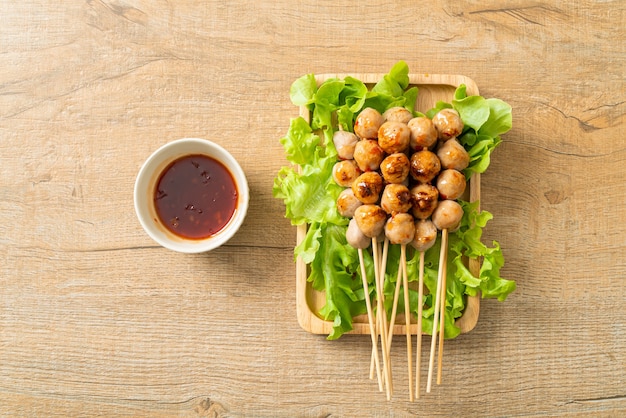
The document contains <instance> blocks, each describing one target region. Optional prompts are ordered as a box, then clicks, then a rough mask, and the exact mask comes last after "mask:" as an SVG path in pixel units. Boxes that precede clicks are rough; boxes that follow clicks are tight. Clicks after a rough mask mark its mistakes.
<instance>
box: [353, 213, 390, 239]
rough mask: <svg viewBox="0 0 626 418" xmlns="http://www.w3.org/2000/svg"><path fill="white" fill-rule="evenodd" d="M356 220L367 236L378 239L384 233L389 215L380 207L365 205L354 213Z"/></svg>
mask: <svg viewBox="0 0 626 418" xmlns="http://www.w3.org/2000/svg"><path fill="white" fill-rule="evenodd" d="M354 219H355V221H356V223H357V225H358V226H359V229H360V230H361V232H363V234H365V236H367V237H370V238H376V237H378V236H379V235H380V234H381V233H382V232H383V229H384V227H385V221H386V220H387V213H385V211H384V210H383V209H382V208H381V207H380V206H378V205H363V206H359V207H358V208H357V210H356V211H355V212H354Z"/></svg>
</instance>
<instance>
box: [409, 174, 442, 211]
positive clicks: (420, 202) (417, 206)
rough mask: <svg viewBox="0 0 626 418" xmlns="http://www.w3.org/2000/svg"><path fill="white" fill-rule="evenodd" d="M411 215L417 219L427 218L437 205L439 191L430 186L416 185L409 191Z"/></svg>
mask: <svg viewBox="0 0 626 418" xmlns="http://www.w3.org/2000/svg"><path fill="white" fill-rule="evenodd" d="M411 203H412V204H413V207H412V209H411V213H413V216H415V217H416V218H417V219H426V218H428V217H429V216H430V215H431V214H432V213H433V211H434V210H435V208H436V207H437V204H438V203H439V191H438V190H437V188H436V187H435V186H433V185H432V184H425V183H423V184H418V185H417V186H415V187H413V188H412V189H411Z"/></svg>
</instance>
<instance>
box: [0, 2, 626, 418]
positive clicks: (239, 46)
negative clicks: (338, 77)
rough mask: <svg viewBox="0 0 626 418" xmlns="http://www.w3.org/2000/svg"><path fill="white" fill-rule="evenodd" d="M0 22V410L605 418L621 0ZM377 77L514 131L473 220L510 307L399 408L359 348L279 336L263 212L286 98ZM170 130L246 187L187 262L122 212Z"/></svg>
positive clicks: (614, 365) (622, 396) (173, 7)
mask: <svg viewBox="0 0 626 418" xmlns="http://www.w3.org/2000/svg"><path fill="white" fill-rule="evenodd" d="M0 11H1V13H0V23H1V24H0V217H1V218H2V222H0V260H1V262H0V415H2V416H50V417H54V416H98V415H100V416H302V417H318V416H320V417H321V416H364V415H365V416H415V415H420V416H453V415H458V416H550V417H553V416H580V417H583V416H584V417H586V416H606V417H618V416H624V415H626V372H625V370H626V326H625V324H626V307H625V305H624V300H625V298H626V290H625V289H626V287H625V286H624V271H625V270H626V261H625V260H626V258H625V255H626V253H625V248H626V222H625V221H626V209H625V208H624V202H625V201H626V192H625V191H624V190H625V189H624V186H623V185H624V184H625V183H626V170H625V169H624V165H625V163H626V135H625V134H626V132H625V128H624V127H625V122H626V100H625V99H624V98H625V97H626V86H625V79H626V72H625V70H624V69H625V68H626V31H625V29H624V22H625V21H626V4H625V3H624V2H623V1H619V0H614V1H611V0H607V1H592V0H583V1H573V0H566V1H559V2H556V1H549V2H535V1H529V0H514V1H510V2H507V3H506V6H503V5H502V2H500V1H496V0H487V1H480V2H479V1H467V2H456V1H441V2H437V3H436V4H429V5H425V4H423V3H416V2H409V1H396V2H392V1H378V2H375V3H374V4H372V3H368V4H365V3H359V2H354V1H350V2H349V1H343V0H336V1H332V2H330V1H322V2H314V1H306V2H295V3H294V2H288V1H284V0H278V1H271V2H270V1H257V2H243V1H232V2H227V3H224V2H217V1H206V2H191V1H187V0H181V1H176V2H173V1H172V2H170V1H166V0H157V1H145V0H127V1H119V0H101V1H99V0H87V1H83V2H73V3H71V4H64V5H63V6H62V7H60V6H59V4H58V2H51V1H39V2H35V1H32V0H26V1H15V0H9V1H5V2H4V3H3V4H2V6H0ZM399 59H404V60H405V61H407V63H408V64H409V66H410V68H411V71H412V72H415V73H430V74H463V75H466V76H468V77H470V78H471V79H473V80H474V81H475V82H476V84H477V85H478V86H479V88H480V92H481V94H482V95H483V96H485V97H498V98H501V99H503V100H505V101H507V102H508V103H510V104H511V105H512V107H513V114H514V127H513V129H512V130H511V131H510V132H509V133H508V134H506V136H505V137H504V143H503V144H502V145H501V147H500V148H499V149H498V150H497V151H496V152H495V153H494V155H493V158H492V165H491V167H490V168H489V170H488V172H487V173H485V174H484V175H483V176H482V178H481V205H482V207H483V208H484V209H486V210H489V211H490V212H492V213H493V214H494V219H493V220H492V221H491V223H490V224H489V226H488V227H487V230H486V234H485V237H484V238H485V240H487V242H488V241H490V240H492V239H497V240H498V241H499V242H500V244H501V245H502V247H503V249H504V254H505V257H506V261H507V263H506V265H505V267H504V269H503V275H504V276H506V277H508V278H511V279H514V280H516V281H517V283H518V290H517V291H516V292H515V293H513V294H512V295H511V296H510V297H509V299H508V300H507V301H506V302H505V303H499V302H497V301H492V300H483V301H481V306H480V308H481V309H480V317H479V321H478V324H477V325H476V328H475V329H474V330H472V331H471V332H470V333H468V334H463V335H462V336H460V337H459V338H457V339H455V340H453V341H450V342H447V343H446V346H445V350H446V354H445V357H444V371H445V372H444V376H443V384H442V385H441V386H436V387H435V388H434V391H433V393H431V394H429V395H428V396H425V395H423V396H422V398H421V399H420V400H419V401H417V402H415V403H409V402H408V401H407V400H408V394H407V393H406V392H403V391H405V390H406V389H405V388H404V385H397V386H398V387H397V389H396V394H395V396H394V398H393V399H392V401H391V402H387V401H385V397H384V395H383V394H381V393H379V392H378V388H377V385H376V383H375V382H372V381H370V380H369V379H368V378H367V375H368V368H369V366H368V365H369V359H370V346H369V344H368V340H367V337H365V336H346V337H345V338H342V339H341V340H339V341H334V342H329V341H326V340H325V339H324V337H323V336H319V335H312V334H309V333H306V332H304V331H303V330H302V329H301V328H300V326H299V325H298V322H297V318H296V304H295V280H294V277H295V270H296V268H295V263H294V261H293V243H294V242H295V239H296V231H295V228H293V227H291V225H290V224H289V221H287V220H286V219H284V217H283V214H284V207H283V205H282V203H281V202H280V201H278V200H276V199H274V198H273V197H272V194H271V186H272V181H273V177H274V176H275V174H276V172H277V171H278V170H279V168H280V167H281V166H282V165H284V164H286V160H285V159H284V156H283V154H282V149H281V146H280V144H279V142H278V139H279V138H280V137H281V136H282V135H284V133H285V132H286V130H287V127H288V124H289V119H290V118H291V117H295V116H297V113H298V109H297V108H296V107H295V106H293V105H292V104H291V103H290V102H289V96H288V92H289V86H290V84H291V82H292V81H293V80H294V79H295V78H297V77H299V76H300V75H303V74H305V73H316V74H323V73H380V72H385V71H386V70H388V69H389V68H390V67H391V65H393V63H395V62H396V61H397V60H399ZM186 136H194V137H206V138H209V139H212V140H214V141H216V142H218V143H220V144H221V145H223V146H225V147H226V148H227V149H228V150H229V151H230V152H231V153H232V154H233V155H234V156H235V157H236V158H237V159H238V160H239V161H240V163H241V165H242V167H243V169H244V170H245V172H246V174H247V176H248V179H249V183H250V189H251V204H250V209H249V215H248V218H247V220H246V222H245V224H244V225H243V227H242V229H241V230H240V232H239V233H238V234H237V235H236V236H235V237H234V238H233V239H232V240H231V241H230V242H229V243H228V245H226V246H225V247H223V248H221V249H219V250H217V251H214V252H211V253H209V254H204V255H182V254H175V253H172V252H170V251H167V250H164V249H162V248H160V247H158V246H157V245H156V244H155V243H153V242H152V241H151V240H150V239H149V238H148V236H147V235H146V234H145V233H144V232H143V230H142V229H141V227H140V225H139V223H138V221H137V220H136V218H135V215H134V210H133V202H132V190H133V184H134V179H135V175H136V174H137V171H138V169H139V166H140V165H141V163H142V162H143V161H144V160H145V158H147V156H148V155H149V154H150V153H151V152H152V151H153V150H154V149H156V148H157V147H158V146H160V145H162V144H163V143H166V142H168V141H171V140H174V139H177V138H181V137H186ZM424 343H425V344H428V343H429V339H428V338H425V341H424ZM404 356H405V347H404V346H403V345H402V344H399V345H397V346H394V348H393V350H392V363H393V364H395V365H397V369H394V376H395V378H396V379H398V382H402V381H406V376H404V375H403V373H406V371H405V370H403V369H404V367H403V364H404V363H403V360H404ZM424 366H426V365H425V364H424ZM423 372H425V369H424V370H423Z"/></svg>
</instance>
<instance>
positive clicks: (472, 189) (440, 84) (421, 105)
mask: <svg viewBox="0 0 626 418" xmlns="http://www.w3.org/2000/svg"><path fill="white" fill-rule="evenodd" d="M346 76H352V77H355V78H357V79H359V80H361V81H363V82H364V83H365V84H366V85H368V87H369V88H371V87H373V86H374V84H375V83H377V82H378V81H379V80H380V79H381V78H382V77H383V76H384V75H383V74H370V73H368V74H322V75H317V76H316V77H315V78H316V80H317V83H318V85H320V84H321V83H323V82H324V81H325V80H327V79H329V78H333V77H335V78H339V79H343V78H345V77H346ZM409 82H410V85H409V87H413V86H416V87H418V88H419V94H418V97H417V103H416V106H415V109H416V110H418V111H421V112H423V113H425V112H426V111H427V110H428V109H431V108H432V107H434V106H435V104H436V103H437V101H445V102H448V103H450V102H451V101H452V99H453V97H454V92H455V90H456V88H457V87H458V86H460V85H461V84H465V86H466V89H467V90H466V91H467V95H468V96H470V95H478V94H479V92H478V87H477V86H476V83H475V82H474V81H473V80H471V79H470V78H467V77H465V76H461V75H445V74H409ZM300 116H302V117H303V118H304V119H306V120H307V121H309V118H310V115H309V111H308V109H307V108H306V107H304V106H302V107H300ZM463 198H464V200H468V199H469V201H471V202H473V201H476V200H479V199H480V175H479V174H474V175H472V177H471V178H470V180H469V187H468V191H466V195H465V196H464V197H463ZM305 236H306V225H300V226H298V229H297V244H300V243H301V242H302V240H303V239H304V237H305ZM468 268H469V269H470V271H471V272H472V274H474V275H476V276H477V275H478V273H479V270H480V262H479V261H478V260H475V259H470V260H468ZM308 275H309V272H308V267H307V265H306V264H305V263H304V262H303V261H302V259H300V257H298V258H297V260H296V305H297V315H298V322H299V324H300V326H301V327H302V328H303V329H304V330H305V331H308V332H311V333H313V334H329V333H330V332H331V331H332V325H333V323H332V321H326V320H324V319H323V318H322V317H321V316H319V314H318V312H319V311H320V309H321V308H322V307H323V306H324V304H325V303H326V297H325V294H324V292H319V291H316V290H315V289H313V287H312V286H311V283H309V282H308V281H307V277H308ZM479 309H480V298H479V296H468V297H467V303H466V307H465V311H464V312H463V315H462V316H461V317H460V318H458V319H457V321H456V325H457V326H458V327H460V328H461V333H466V332H469V331H471V330H472V329H473V328H474V327H475V326H476V323H477V321H478V314H479ZM412 322H413V323H412V325H411V326H410V328H411V333H412V334H416V333H417V324H416V320H415V318H413V321H412ZM403 324H404V319H403V317H402V316H401V314H400V313H398V317H397V319H396V324H395V325H394V329H393V333H394V334H405V333H406V331H405V328H406V326H405V325H403ZM353 327H354V328H353V330H352V331H350V332H349V334H367V335H369V333H370V332H369V324H368V320H367V315H361V316H358V317H356V318H354V322H353Z"/></svg>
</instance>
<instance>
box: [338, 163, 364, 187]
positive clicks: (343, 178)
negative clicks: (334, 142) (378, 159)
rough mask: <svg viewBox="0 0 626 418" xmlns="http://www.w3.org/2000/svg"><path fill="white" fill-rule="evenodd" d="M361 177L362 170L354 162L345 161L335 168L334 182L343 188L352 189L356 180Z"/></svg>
mask: <svg viewBox="0 0 626 418" xmlns="http://www.w3.org/2000/svg"><path fill="white" fill-rule="evenodd" d="M359 175H361V170H359V167H357V165H356V163H355V162H354V160H343V161H339V162H337V163H335V165H334V166H333V180H335V183H337V184H338V185H340V186H342V187H350V186H352V183H353V182H354V180H356V178H357V177H359Z"/></svg>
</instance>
